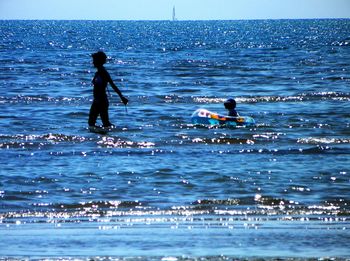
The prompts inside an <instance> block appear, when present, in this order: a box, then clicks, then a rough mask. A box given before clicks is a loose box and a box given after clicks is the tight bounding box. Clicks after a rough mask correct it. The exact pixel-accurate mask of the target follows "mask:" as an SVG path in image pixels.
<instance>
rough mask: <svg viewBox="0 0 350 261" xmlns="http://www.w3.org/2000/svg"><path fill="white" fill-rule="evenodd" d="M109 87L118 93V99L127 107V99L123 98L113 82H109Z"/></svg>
mask: <svg viewBox="0 0 350 261" xmlns="http://www.w3.org/2000/svg"><path fill="white" fill-rule="evenodd" d="M109 83H110V85H111V86H112V88H113V90H114V91H115V92H116V93H118V95H119V97H120V99H121V100H122V102H123V103H124V105H127V104H128V102H129V100H128V99H127V98H125V97H124V96H123V94H122V92H121V91H120V90H119V88H118V87H117V85H115V84H114V82H113V80H112V79H111V80H110V82H109Z"/></svg>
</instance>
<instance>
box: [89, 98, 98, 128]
mask: <svg viewBox="0 0 350 261" xmlns="http://www.w3.org/2000/svg"><path fill="white" fill-rule="evenodd" d="M98 114H99V110H98V106H97V104H96V103H95V102H93V103H92V105H91V108H90V114H89V126H95V124H96V120H97V116H98Z"/></svg>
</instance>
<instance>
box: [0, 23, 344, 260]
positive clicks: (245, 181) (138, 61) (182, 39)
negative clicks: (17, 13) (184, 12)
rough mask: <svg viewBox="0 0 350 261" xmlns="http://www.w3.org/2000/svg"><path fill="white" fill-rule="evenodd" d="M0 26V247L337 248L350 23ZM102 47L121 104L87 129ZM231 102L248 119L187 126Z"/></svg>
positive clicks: (299, 252) (26, 251)
mask: <svg viewBox="0 0 350 261" xmlns="http://www.w3.org/2000/svg"><path fill="white" fill-rule="evenodd" d="M0 36H1V38H0V119H1V120H0V164H1V169H0V256H1V257H15V258H21V257H29V258H75V257H78V258H83V259H84V258H90V257H93V258H97V257H110V258H116V257H118V258H121V259H124V258H125V259H126V258H128V257H131V258H136V257H141V258H147V259H161V258H163V260H176V258H177V259H181V258H185V257H186V258H187V257H188V258H199V257H202V258H203V259H210V257H216V258H219V257H220V258H222V259H224V258H226V257H227V258H279V257H282V258H286V257H294V258H311V257H316V258H321V257H337V258H350V251H349V249H350V221H349V219H350V207H349V204H350V190H349V186H350V157H349V156H350V155H349V154H350V103H349V101H350V91H349V87H350V76H349V75H350V74H349V72H350V63H349V61H350V20H271V21H210V22H208V21H202V22H194V21H188V22H185V21H184V22H165V21H163V22H131V21H130V22H129V21H128V22H118V21H0ZM100 49H102V50H104V51H105V52H106V53H107V54H108V56H109V61H108V64H106V68H107V70H108V71H109V72H110V74H111V76H112V78H113V79H114V80H115V82H116V84H117V85H118V86H119V87H120V89H121V90H122V91H123V93H124V94H125V95H126V96H127V97H128V98H129V99H130V104H129V106H128V107H127V111H125V108H124V106H122V105H121V103H120V101H119V98H118V96H117V95H116V94H112V97H110V101H111V106H110V118H111V121H112V122H113V123H114V124H116V125H117V129H116V130H113V131H111V132H109V133H108V134H107V135H98V134H94V133H90V132H89V131H88V129H87V118H88V113H89V108H90V105H91V101H92V86H91V79H92V77H93V75H94V72H95V69H94V68H93V66H92V62H91V56H90V55H91V53H93V52H96V51H97V50H100ZM110 89H111V88H110ZM228 97H234V98H235V99H236V101H237V110H238V111H239V113H240V114H241V115H248V116H252V117H253V118H254V119H255V120H256V122H257V126H256V127H254V128H237V129H232V128H225V127H210V128H209V127H206V126H194V125H192V124H191V120H190V116H191V114H192V112H193V111H194V110H196V109H198V108H201V107H202V108H206V109H208V110H211V111H216V112H219V113H222V114H224V113H225V109H224V106H223V102H224V101H225V99H227V98H228ZM170 257H171V258H170Z"/></svg>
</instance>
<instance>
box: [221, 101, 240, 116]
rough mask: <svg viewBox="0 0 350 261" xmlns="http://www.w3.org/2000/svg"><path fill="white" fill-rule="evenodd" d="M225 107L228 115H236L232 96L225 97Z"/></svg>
mask: <svg viewBox="0 0 350 261" xmlns="http://www.w3.org/2000/svg"><path fill="white" fill-rule="evenodd" d="M224 106H225V109H226V110H228V116H232V117H238V116H239V115H238V113H237V111H236V101H235V100H234V99H232V98H229V99H227V100H226V101H225V102H224Z"/></svg>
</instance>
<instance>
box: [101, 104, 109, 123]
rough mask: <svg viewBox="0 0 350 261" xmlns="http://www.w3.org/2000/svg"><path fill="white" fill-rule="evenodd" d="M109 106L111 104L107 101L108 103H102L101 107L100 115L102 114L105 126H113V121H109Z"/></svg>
mask: <svg viewBox="0 0 350 261" xmlns="http://www.w3.org/2000/svg"><path fill="white" fill-rule="evenodd" d="M108 107H109V104H108V102H107V103H104V104H102V105H101V108H100V115H101V120H102V124H103V127H110V126H112V123H110V121H109V115H108Z"/></svg>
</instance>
